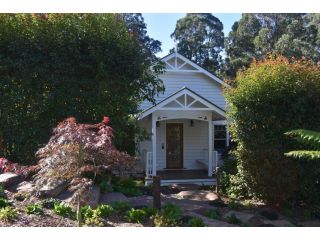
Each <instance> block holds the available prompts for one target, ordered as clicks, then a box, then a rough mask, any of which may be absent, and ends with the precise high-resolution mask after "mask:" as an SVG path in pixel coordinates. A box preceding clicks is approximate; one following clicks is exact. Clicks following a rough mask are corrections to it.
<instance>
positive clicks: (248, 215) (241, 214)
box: [223, 210, 254, 223]
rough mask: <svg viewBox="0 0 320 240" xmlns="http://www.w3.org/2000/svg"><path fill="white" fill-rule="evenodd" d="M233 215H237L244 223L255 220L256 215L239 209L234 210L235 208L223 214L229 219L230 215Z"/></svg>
mask: <svg viewBox="0 0 320 240" xmlns="http://www.w3.org/2000/svg"><path fill="white" fill-rule="evenodd" d="M232 215H234V216H236V217H237V218H238V219H239V220H241V222H243V223H249V222H250V220H253V218H254V215H253V214H251V213H245V212H239V211H233V210H232V211H228V212H227V213H226V214H225V215H224V216H223V218H224V219H227V218H228V217H230V216H232Z"/></svg>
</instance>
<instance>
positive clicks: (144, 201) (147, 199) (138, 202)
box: [129, 195, 153, 207]
mask: <svg viewBox="0 0 320 240" xmlns="http://www.w3.org/2000/svg"><path fill="white" fill-rule="evenodd" d="M129 202H130V204H131V205H132V206H133V207H139V206H152V205H153V197H152V196H147V195H143V196H138V197H131V198H129Z"/></svg>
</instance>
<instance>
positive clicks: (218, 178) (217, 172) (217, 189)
mask: <svg viewBox="0 0 320 240" xmlns="http://www.w3.org/2000/svg"><path fill="white" fill-rule="evenodd" d="M219 192H220V169H219V167H216V193H217V194H219Z"/></svg>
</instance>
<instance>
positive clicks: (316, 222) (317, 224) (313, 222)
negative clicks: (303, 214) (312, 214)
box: [298, 220, 320, 227]
mask: <svg viewBox="0 0 320 240" xmlns="http://www.w3.org/2000/svg"><path fill="white" fill-rule="evenodd" d="M298 225H299V226H302V227H320V221H319V220H308V221H303V222H299V223H298Z"/></svg>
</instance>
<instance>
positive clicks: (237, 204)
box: [228, 201, 242, 210]
mask: <svg viewBox="0 0 320 240" xmlns="http://www.w3.org/2000/svg"><path fill="white" fill-rule="evenodd" d="M228 208H230V209H233V210H239V209H241V208H242V205H241V203H240V202H238V201H230V202H229V204H228Z"/></svg>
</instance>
